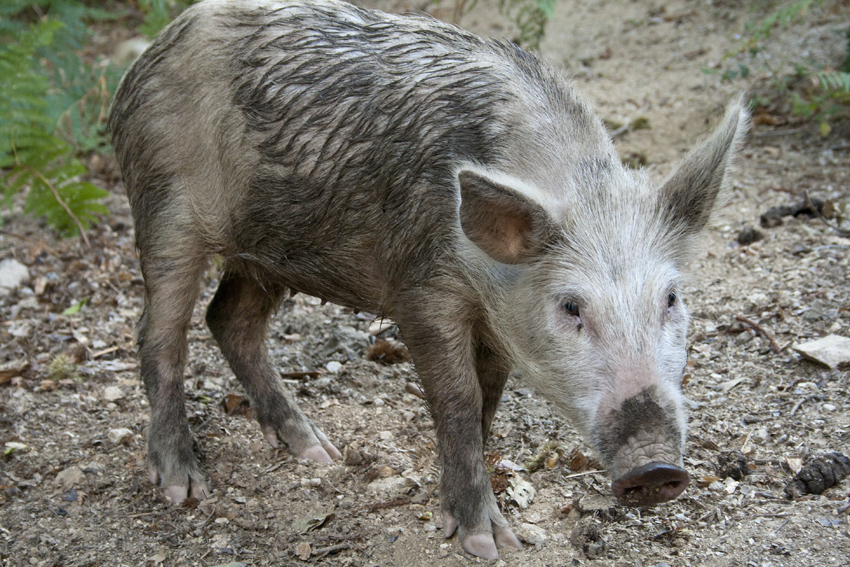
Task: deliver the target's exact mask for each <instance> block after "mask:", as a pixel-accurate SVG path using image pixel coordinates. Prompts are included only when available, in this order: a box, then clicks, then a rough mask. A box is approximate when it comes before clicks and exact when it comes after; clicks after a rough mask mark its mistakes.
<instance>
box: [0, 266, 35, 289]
mask: <svg viewBox="0 0 850 567" xmlns="http://www.w3.org/2000/svg"><path fill="white" fill-rule="evenodd" d="M29 279H30V271H29V270H28V269H27V267H26V266H24V265H23V264H21V263H20V262H18V261H17V260H15V259H14V258H7V259H5V260H3V261H2V262H0V297H2V296H4V295H9V294H10V293H11V292H12V290H14V289H16V288H17V287H18V286H20V285H21V284H22V283H24V282H26V281H29Z"/></svg>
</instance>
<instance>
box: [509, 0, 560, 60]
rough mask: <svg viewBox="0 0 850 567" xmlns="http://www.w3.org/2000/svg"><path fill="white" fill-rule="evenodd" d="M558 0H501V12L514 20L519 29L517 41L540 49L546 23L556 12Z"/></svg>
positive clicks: (531, 47)
mask: <svg viewBox="0 0 850 567" xmlns="http://www.w3.org/2000/svg"><path fill="white" fill-rule="evenodd" d="M557 1H558V0H499V12H500V13H501V14H502V15H504V16H507V17H508V18H510V19H511V21H513V22H514V23H515V24H516V26H517V28H518V30H519V35H518V37H517V43H519V44H520V45H523V46H525V47H528V48H530V49H540V41H541V40H542V39H543V35H544V34H545V32H546V23H547V22H548V21H549V19H550V18H551V17H552V15H553V14H554V13H555V4H557Z"/></svg>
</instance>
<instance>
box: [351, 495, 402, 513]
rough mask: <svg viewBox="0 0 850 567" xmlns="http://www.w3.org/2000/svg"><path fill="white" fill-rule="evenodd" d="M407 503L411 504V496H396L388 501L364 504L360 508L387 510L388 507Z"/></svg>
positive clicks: (372, 510) (371, 510)
mask: <svg viewBox="0 0 850 567" xmlns="http://www.w3.org/2000/svg"><path fill="white" fill-rule="evenodd" d="M405 504H410V498H396V499H395V500H388V501H386V502H376V503H374V504H368V505H366V506H363V507H362V508H360V509H361V510H369V511H370V512H375V511H377V510H385V509H387V508H396V507H397V506H404V505H405Z"/></svg>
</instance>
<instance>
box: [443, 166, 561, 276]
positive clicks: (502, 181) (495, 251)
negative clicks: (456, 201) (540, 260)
mask: <svg viewBox="0 0 850 567" xmlns="http://www.w3.org/2000/svg"><path fill="white" fill-rule="evenodd" d="M458 181H459V183H460V226H461V228H463V232H464V234H466V236H467V237H468V238H469V239H470V240H471V241H472V242H473V243H475V245H476V246H478V247H479V248H481V250H483V251H484V252H486V253H487V255H488V256H490V257H491V258H493V259H494V260H496V261H498V262H502V263H504V264H521V263H524V262H528V261H530V260H531V259H533V258H534V257H535V256H537V255H538V254H540V252H541V251H542V250H543V249H544V247H545V246H546V243H547V242H548V241H549V240H550V235H551V234H552V221H551V217H550V216H549V214H548V213H547V212H546V208H545V206H544V204H543V203H542V201H543V200H544V199H543V196H542V195H541V194H540V192H539V191H538V190H537V189H535V188H533V187H531V186H529V185H527V184H525V183H523V182H521V181H519V180H517V179H514V178H512V177H510V176H507V175H502V174H498V173H494V172H489V171H482V170H480V169H462V170H460V171H459V172H458Z"/></svg>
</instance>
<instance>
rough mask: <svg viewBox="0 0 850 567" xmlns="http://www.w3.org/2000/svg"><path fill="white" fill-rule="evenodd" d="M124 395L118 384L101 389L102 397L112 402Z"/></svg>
mask: <svg viewBox="0 0 850 567" xmlns="http://www.w3.org/2000/svg"><path fill="white" fill-rule="evenodd" d="M123 397H124V390H122V389H121V388H119V387H118V386H107V387H106V388H104V389H103V399H104V400H106V401H107V402H114V401H115V400H120V399H121V398H123Z"/></svg>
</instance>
